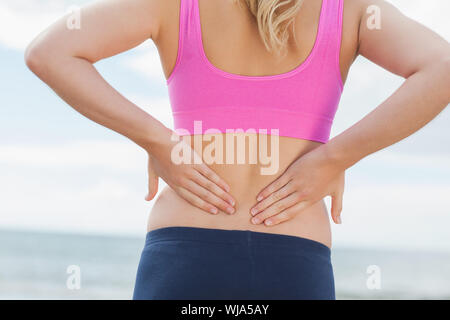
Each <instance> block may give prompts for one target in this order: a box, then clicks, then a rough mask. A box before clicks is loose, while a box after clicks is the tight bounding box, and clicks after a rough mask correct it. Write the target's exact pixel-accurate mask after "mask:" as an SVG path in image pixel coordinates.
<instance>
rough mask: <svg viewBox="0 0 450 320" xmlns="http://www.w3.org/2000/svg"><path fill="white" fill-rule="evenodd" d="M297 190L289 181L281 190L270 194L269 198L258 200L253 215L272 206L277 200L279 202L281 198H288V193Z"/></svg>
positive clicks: (251, 211)
mask: <svg viewBox="0 0 450 320" xmlns="http://www.w3.org/2000/svg"><path fill="white" fill-rule="evenodd" d="M294 191H295V190H294V189H293V188H292V186H291V185H290V184H289V183H288V184H287V185H285V186H284V187H283V188H281V189H280V190H277V191H275V192H274V193H272V194H270V195H269V196H268V197H267V198H265V199H264V200H262V201H260V202H258V203H257V204H256V205H255V206H254V207H253V208H252V209H251V210H250V213H251V215H252V216H254V215H256V214H257V213H259V212H261V211H263V210H265V209H266V208H268V207H270V206H271V205H273V204H274V203H276V202H279V201H280V200H281V199H283V198H286V197H287V196H288V195H290V194H291V193H293V192H294Z"/></svg>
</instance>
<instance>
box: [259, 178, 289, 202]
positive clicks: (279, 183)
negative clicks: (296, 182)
mask: <svg viewBox="0 0 450 320" xmlns="http://www.w3.org/2000/svg"><path fill="white" fill-rule="evenodd" d="M290 180H291V178H290V177H289V176H288V175H287V174H286V173H284V174H282V175H281V176H280V177H279V178H278V179H276V180H275V181H274V182H272V183H271V184H269V185H268V186H267V187H265V188H264V189H263V190H262V191H261V192H260V193H259V194H258V196H257V197H256V200H257V201H261V200H262V199H264V198H266V197H268V196H269V195H270V194H271V193H274V192H275V191H277V190H278V189H280V188H282V187H283V186H285V185H286V184H287V183H288V182H289V181H290Z"/></svg>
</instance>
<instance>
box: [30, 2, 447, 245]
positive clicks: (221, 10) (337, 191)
mask: <svg viewBox="0 0 450 320" xmlns="http://www.w3.org/2000/svg"><path fill="white" fill-rule="evenodd" d="M320 5H321V2H320V1H315V0H305V2H304V4H303V6H302V8H301V10H300V12H299V13H298V16H297V17H296V18H295V19H296V20H295V28H296V29H295V34H296V37H297V41H298V46H297V45H295V43H293V41H290V43H289V45H288V54H287V56H286V57H285V58H284V59H282V60H279V59H277V58H276V57H274V56H273V55H271V54H270V53H268V52H267V51H266V50H265V48H264V45H263V43H262V41H261V39H260V37H259V34H258V30H257V26H256V24H255V22H254V20H253V19H252V18H251V16H250V14H249V13H248V12H247V11H246V10H242V9H240V8H239V7H238V6H236V5H233V4H232V3H231V1H230V2H228V1H218V0H217V1H204V0H200V16H201V23H202V38H203V43H204V49H205V52H206V55H207V57H208V59H209V60H210V62H211V63H212V64H213V65H215V66H216V67H218V68H219V69H222V70H225V71H227V72H229V73H235V74H242V75H250V76H261V75H273V74H279V73H284V72H287V71H289V70H292V69H293V68H295V67H296V66H298V65H299V64H300V63H301V62H302V61H304V60H305V59H306V58H307V56H308V55H309V52H310V51H311V49H312V47H313V44H314V41H315V37H316V31H317V24H318V17H319V12H320ZM370 5H377V6H378V7H379V8H380V9H381V14H382V15H381V18H382V28H381V29H380V30H376V29H375V30H373V29H369V28H368V27H367V23H366V22H367V19H369V18H370V14H368V13H366V8H367V7H368V6H370ZM178 10H179V1H166V0H109V1H99V2H95V3H93V4H89V5H87V6H85V7H83V9H82V11H81V14H82V28H81V29H80V30H76V31H73V30H72V31H71V30H68V29H67V28H66V17H63V18H61V19H60V20H58V21H56V22H55V23H54V24H53V25H51V26H50V27H49V28H48V29H46V30H45V31H43V32H42V33H41V34H40V35H39V36H38V37H36V39H34V40H33V42H32V43H30V45H29V46H28V48H27V50H26V53H25V60H26V63H27V65H28V67H29V68H30V69H31V70H32V71H33V72H34V73H35V74H36V75H37V76H38V77H39V78H40V79H42V80H43V81H44V82H45V83H47V84H48V85H49V86H50V87H51V88H52V89H53V90H54V91H55V92H56V93H57V94H58V95H59V96H60V97H61V98H62V99H64V100H65V101H66V102H67V103H68V104H69V105H70V106H72V107H73V108H74V109H76V110H77V111H78V112H80V113H81V114H83V115H85V116H86V117H87V118H89V119H91V120H93V121H95V122H97V123H99V124H101V125H103V126H105V127H107V128H109V129H111V130H114V131H116V132H118V133H120V134H122V135H124V136H126V137H128V138H129V139H131V140H132V141H134V142H135V143H136V144H137V145H139V146H140V147H142V149H143V150H144V151H145V152H146V153H147V154H148V157H149V165H148V172H149V191H148V194H147V196H146V199H147V200H149V201H150V200H152V199H154V197H155V195H156V192H157V191H158V179H159V177H160V178H162V179H163V180H164V181H166V182H167V184H168V186H167V187H165V188H164V189H163V190H162V191H161V192H160V194H159V196H158V197H157V198H156V199H155V202H154V205H153V209H152V212H151V214H150V217H149V223H148V230H152V229H156V228H160V227H165V226H173V225H178V226H196V227H205V228H222V229H247V230H253V231H260V232H268V233H280V234H287V235H294V236H300V237H305V238H309V239H312V240H315V241H318V242H320V243H323V244H325V245H326V246H328V247H331V232H330V225H329V218H328V212H327V209H326V207H325V204H324V202H323V198H324V197H326V196H331V197H332V208H331V216H332V219H333V221H334V222H335V223H339V222H340V214H341V212H342V202H343V200H342V199H343V192H344V184H345V183H344V176H345V171H346V169H348V168H349V167H351V166H352V165H354V164H355V163H357V162H358V161H359V160H361V159H363V158H364V157H366V156H367V155H369V154H372V153H374V152H376V151H378V150H381V149H383V148H386V147H388V146H390V145H392V144H394V143H396V142H398V141H400V140H402V139H404V138H406V137H407V136H409V135H411V134H412V133H414V132H415V131H417V130H419V129H420V128H422V127H423V126H424V125H426V124H427V123H428V122H429V121H431V120H432V119H433V118H435V117H436V116H437V115H438V114H439V113H440V112H441V111H442V110H443V109H444V108H445V107H446V106H447V105H448V103H449V101H450V90H448V89H449V87H450V46H449V44H448V42H447V41H445V40H444V39H442V38H441V37H439V36H438V35H437V34H436V33H434V32H433V31H431V30H429V29H427V28H425V27H424V26H422V25H420V24H419V23H417V22H415V21H413V20H411V19H409V18H407V17H405V16H404V15H403V14H401V13H400V12H399V11H398V10H397V9H396V8H395V7H393V6H392V5H390V4H389V3H387V2H385V1H381V0H370V1H369V0H345V4H344V21H343V38H342V44H341V52H340V72H341V76H342V79H343V81H344V82H345V79H346V77H347V74H348V72H349V69H350V66H351V64H352V63H353V62H354V60H355V59H356V57H357V56H358V55H362V56H364V57H366V58H367V59H369V60H370V61H372V62H374V63H376V64H377V65H379V66H381V67H383V68H384V69H386V70H387V71H390V72H392V73H394V74H397V75H399V76H402V77H403V78H404V79H405V81H404V83H403V84H402V86H401V87H400V88H398V89H397V90H396V91H395V92H394V93H393V94H392V95H391V96H390V97H389V98H388V99H386V101H384V102H383V103H382V104H381V105H379V106H378V107H376V108H375V109H374V110H373V111H372V112H371V113H370V114H368V115H367V116H366V117H364V118H363V119H362V120H360V121H359V122H357V123H356V124H354V125H353V126H351V127H350V128H348V129H347V130H345V131H344V132H342V133H341V134H339V135H338V136H336V137H334V138H333V139H331V140H330V141H329V142H328V143H326V144H321V143H318V142H313V141H306V140H302V139H294V138H287V137H280V140H279V149H278V152H279V159H280V160H279V161H280V164H279V169H278V171H277V172H276V173H275V174H273V175H261V174H260V169H261V168H262V167H264V164H262V163H256V164H226V165H225V164H213V165H209V166H207V165H206V164H205V163H202V164H191V165H187V164H183V165H175V164H174V163H172V161H171V160H170V152H171V150H172V148H173V147H174V145H175V142H174V141H172V140H171V139H170V136H171V135H172V131H171V130H169V129H168V128H166V127H164V126H163V125H162V124H161V123H160V122H159V121H157V120H156V119H154V118H153V117H151V116H150V115H149V114H147V113H145V112H144V111H143V110H141V109H140V108H139V107H138V106H136V105H134V104H133V103H131V102H130V101H129V100H127V99H126V98H125V97H123V96H122V95H121V94H120V93H119V92H117V91H116V90H115V89H114V88H113V87H111V86H110V85H109V84H108V83H107V82H106V81H105V80H104V79H103V78H102V77H101V75H100V74H99V73H98V72H97V71H96V69H95V67H94V66H93V64H94V63H95V62H97V61H99V60H101V59H104V58H106V57H110V56H114V55H116V54H118V53H120V52H123V51H126V50H129V49H131V48H133V47H135V46H137V45H138V44H140V43H142V42H143V41H145V40H147V39H152V40H153V41H154V43H155V44H156V46H157V48H158V51H159V54H160V57H161V63H162V66H163V69H164V72H165V76H166V78H167V77H169V76H170V74H171V72H172V70H173V67H174V65H175V61H176V57H177V45H178V19H179V17H178V12H179V11H178ZM230 21H233V23H229V22H230ZM125 26H126V27H125ZM216 39H221V41H216ZM67 75H70V77H69V76H67ZM386 123H389V126H386V125H385V124H386ZM258 138H260V137H258ZM191 147H192V148H194V145H193V142H192V141H191ZM199 156H200V157H201V153H199ZM214 208H215V209H216V210H217V213H215V212H213V211H215V210H214ZM230 209H232V210H230ZM253 209H254V210H253ZM228 210H230V212H228ZM254 218H256V219H258V220H259V221H258V222H257V223H253V222H252V219H254Z"/></svg>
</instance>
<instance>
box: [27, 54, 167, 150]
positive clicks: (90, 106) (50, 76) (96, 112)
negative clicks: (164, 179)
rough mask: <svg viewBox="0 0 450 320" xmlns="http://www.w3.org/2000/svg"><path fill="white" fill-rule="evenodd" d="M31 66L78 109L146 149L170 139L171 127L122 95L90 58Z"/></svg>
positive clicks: (40, 61)
mask: <svg viewBox="0 0 450 320" xmlns="http://www.w3.org/2000/svg"><path fill="white" fill-rule="evenodd" d="M29 67H30V69H32V71H33V72H34V73H36V75H37V76H38V77H39V78H41V80H43V81H44V82H45V83H46V84H47V85H49V86H50V87H51V88H52V89H53V90H54V91H55V93H56V94H58V95H59V96H60V97H61V98H62V99H63V100H64V101H66V102H67V103H68V104H69V105H70V106H72V107H73V108H74V109H75V110H77V111H78V112H80V113H81V114H83V115H84V116H86V117H87V118H89V119H91V120H93V121H95V122H96V123H99V124H100V125H103V126H105V127H107V128H109V129H111V130H114V131H116V132H118V133H120V134H122V135H124V136H126V137H128V138H129V139H131V140H132V141H134V142H135V143H136V144H138V145H139V146H141V147H143V148H144V149H146V150H147V151H148V150H149V149H151V148H153V147H156V146H157V145H158V143H159V142H160V141H161V140H165V139H169V138H170V134H171V130H169V129H168V128H166V127H165V126H164V125H163V124H162V123H160V122H159V121H158V120H156V119H155V118H153V117H152V116H151V115H149V114H148V113H146V112H145V111H143V110H142V109H140V108H139V107H137V106H136V105H135V104H133V103H132V102H130V101H129V100H128V99H126V98H125V97H124V96H122V95H121V94H120V93H119V92H118V91H117V90H115V89H114V88H113V87H112V86H111V85H109V84H108V83H107V82H106V81H105V80H104V79H103V77H102V76H101V75H100V74H99V73H98V71H97V70H96V68H95V67H94V66H93V65H92V64H91V63H90V62H89V61H87V60H85V59H81V58H76V57H69V56H68V57H58V58H57V59H56V60H54V61H51V62H48V61H47V62H46V61H45V59H42V60H38V61H36V62H34V63H33V62H31V63H29Z"/></svg>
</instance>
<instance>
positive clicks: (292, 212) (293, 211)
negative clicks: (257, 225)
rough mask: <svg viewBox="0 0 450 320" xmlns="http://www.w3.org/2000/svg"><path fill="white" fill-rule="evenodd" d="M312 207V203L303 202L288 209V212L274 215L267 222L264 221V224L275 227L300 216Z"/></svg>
mask: <svg viewBox="0 0 450 320" xmlns="http://www.w3.org/2000/svg"><path fill="white" fill-rule="evenodd" d="M311 205H312V202H310V201H308V200H306V201H301V202H299V203H297V204H296V205H293V206H292V207H289V208H287V209H286V210H284V211H282V212H280V213H279V214H277V215H274V216H272V217H270V218H268V219H266V220H264V224H265V225H266V226H274V225H277V224H279V223H281V222H283V221H286V220H289V219H292V218H293V217H294V216H296V215H297V214H299V213H300V212H301V211H303V210H305V209H306V208H308V207H310V206H311Z"/></svg>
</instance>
